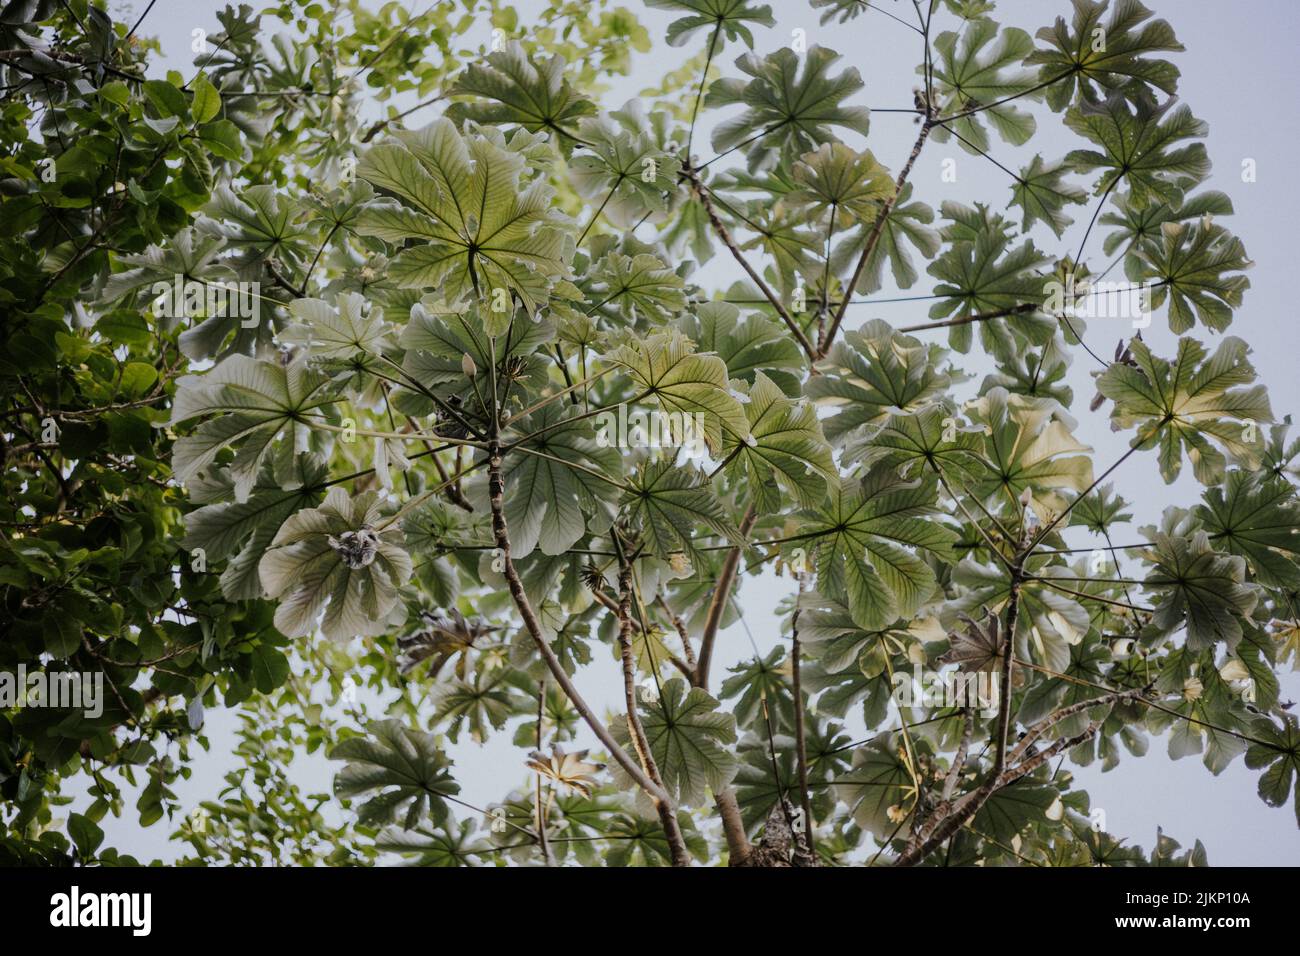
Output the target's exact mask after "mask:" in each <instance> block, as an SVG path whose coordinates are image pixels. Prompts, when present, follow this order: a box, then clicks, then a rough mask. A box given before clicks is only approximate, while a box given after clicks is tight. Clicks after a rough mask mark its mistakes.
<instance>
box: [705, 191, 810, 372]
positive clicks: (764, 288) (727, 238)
mask: <svg viewBox="0 0 1300 956" xmlns="http://www.w3.org/2000/svg"><path fill="white" fill-rule="evenodd" d="M682 175H683V176H685V177H686V179H687V180H688V181H689V182H690V184H691V191H692V192H693V193H695V195H696V196H698V197H699V200H700V203H701V204H702V205H703V206H704V212H705V214H706V215H707V216H708V217H709V222H710V223H712V225H713V231H714V232H716V233H717V234H718V238H719V239H721V240H722V243H723V245H725V246H726V247H727V248H728V249H730V250H731V254H732V255H733V256H734V257H735V259H736V261H737V262H739V263H740V266H741V268H742V269H744V270H745V272H746V274H747V275H748V276H749V278H750V279H752V280H753V281H754V284H755V285H757V286H758V289H759V291H760V292H762V293H763V297H764V298H765V299H767V301H768V302H770V303H771V304H772V308H774V309H776V314H777V315H779V316H780V317H781V321H783V322H784V323H785V324H786V327H787V328H788V329H789V330H790V331H791V332H792V333H793V334H794V337H795V340H796V341H798V343H799V347H800V348H802V349H803V350H804V352H805V354H807V356H808V360H809V361H810V362H815V361H817V357H818V356H817V350H816V349H814V348H813V345H812V343H811V342H809V341H808V336H806V335H804V332H803V329H801V328H800V327H799V323H797V322H795V320H794V319H793V318H791V316H790V313H789V312H787V311H786V308H785V306H784V305H782V304H781V300H780V299H778V298H777V297H776V293H774V292H773V291H772V290H771V289H770V288H768V285H767V283H766V282H764V281H763V277H762V276H760V275H759V274H758V272H757V270H755V269H754V267H753V266H751V265H750V264H749V260H748V259H746V258H745V254H744V253H743V252H741V251H740V247H739V246H737V245H736V242H735V240H734V239H732V238H731V233H730V232H728V231H727V227H726V225H724V224H723V222H722V219H721V217H719V216H718V211H717V210H716V209H715V208H713V201H712V200H711V199H709V195H708V192H707V189H708V187H706V186H705V185H704V184H703V183H702V182H700V177H699V173H698V171H697V170H694V169H692V168H691V167H690V166H689V165H684V166H683V167H682Z"/></svg>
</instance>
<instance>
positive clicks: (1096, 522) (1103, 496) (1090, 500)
mask: <svg viewBox="0 0 1300 956" xmlns="http://www.w3.org/2000/svg"><path fill="white" fill-rule="evenodd" d="M1128 506H1129V503H1128V502H1127V501H1125V500H1124V498H1123V496H1121V495H1117V494H1116V493H1115V486H1114V485H1109V484H1107V485H1101V486H1099V487H1097V488H1096V489H1094V490H1093V491H1092V492H1091V493H1090V494H1088V495H1087V496H1086V497H1084V498H1081V499H1079V500H1078V501H1076V502H1075V503H1074V505H1073V506H1072V507H1071V508H1070V517H1069V519H1068V520H1069V523H1070V524H1071V525H1079V526H1081V527H1084V528H1087V529H1088V530H1089V531H1092V532H1094V533H1096V534H1105V533H1107V532H1108V531H1110V528H1111V526H1112V525H1114V524H1116V523H1118V522H1122V521H1132V520H1133V515H1132V514H1130V513H1129V512H1127V511H1125V509H1126V508H1127V507H1128Z"/></svg>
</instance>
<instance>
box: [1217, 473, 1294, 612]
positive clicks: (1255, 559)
mask: <svg viewBox="0 0 1300 956" xmlns="http://www.w3.org/2000/svg"><path fill="white" fill-rule="evenodd" d="M1192 513H1193V514H1194V515H1195V516H1196V517H1197V518H1198V519H1199V520H1200V522H1201V524H1202V525H1203V526H1204V528H1205V530H1206V532H1208V533H1209V535H1210V538H1211V540H1213V541H1215V542H1217V543H1218V545H1219V547H1222V548H1226V549H1227V550H1228V551H1230V552H1232V553H1233V554H1236V555H1240V556H1241V557H1243V558H1245V559H1246V561H1247V562H1248V564H1249V566H1250V570H1251V573H1252V574H1254V576H1255V578H1256V579H1257V580H1259V581H1260V582H1261V583H1263V584H1266V585H1269V586H1272V587H1285V588H1290V589H1296V588H1300V563H1298V562H1300V535H1297V534H1296V529H1297V528H1300V500H1297V498H1296V491H1295V487H1294V486H1293V485H1292V484H1291V483H1290V482H1289V481H1287V480H1285V479H1284V478H1280V477H1278V476H1276V475H1273V474H1271V473H1268V472H1249V471H1243V470H1240V469H1234V470H1233V471H1230V472H1228V477H1227V481H1226V483H1225V484H1223V485H1222V486H1216V487H1213V488H1207V489H1206V490H1205V503H1204V504H1199V505H1197V506H1196V507H1195V508H1193V509H1192Z"/></svg>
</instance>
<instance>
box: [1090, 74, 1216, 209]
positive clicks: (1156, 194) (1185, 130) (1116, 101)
mask: <svg viewBox="0 0 1300 956" xmlns="http://www.w3.org/2000/svg"><path fill="white" fill-rule="evenodd" d="M1065 125H1066V126H1068V127H1070V129H1072V130H1074V131H1075V132H1076V133H1078V134H1079V135H1080V136H1082V137H1084V138H1085V139H1088V140H1091V141H1092V142H1094V143H1096V144H1097V145H1098V146H1100V147H1101V151H1100V152H1098V151H1097V150H1090V149H1076V150H1074V151H1073V152H1071V153H1070V154H1069V155H1068V156H1066V157H1065V161H1066V162H1067V163H1069V164H1070V165H1072V166H1073V167H1074V168H1075V169H1077V170H1079V171H1081V172H1091V171H1092V170H1094V169H1100V170H1102V175H1101V178H1100V179H1099V180H1098V181H1097V185H1096V195H1098V196H1102V195H1105V194H1107V193H1109V192H1111V191H1112V190H1114V189H1115V188H1116V187H1117V186H1119V185H1120V183H1121V182H1122V183H1123V184H1124V185H1126V186H1127V187H1128V189H1129V193H1130V195H1131V197H1132V200H1133V201H1134V202H1138V203H1144V202H1152V201H1159V202H1166V203H1169V204H1171V205H1174V206H1176V205H1178V204H1179V203H1181V202H1182V198H1183V193H1184V192H1185V191H1186V189H1187V187H1188V185H1189V183H1194V182H1199V181H1200V180H1202V179H1204V178H1205V176H1206V175H1207V174H1208V173H1209V171H1210V159H1209V157H1208V156H1207V155H1206V152H1205V144H1204V143H1184V142H1183V141H1184V140H1188V139H1194V138H1196V137H1201V136H1204V135H1205V133H1206V129H1207V127H1206V125H1205V124H1204V123H1203V122H1201V121H1200V120H1198V119H1197V118H1196V117H1194V116H1193V115H1192V111H1191V110H1190V109H1188V108H1187V107H1186V106H1174V101H1173V100H1172V99H1170V100H1168V101H1166V102H1165V103H1163V104H1162V105H1160V106H1157V105H1155V103H1154V102H1152V101H1150V100H1149V99H1147V98H1146V97H1139V98H1138V100H1137V103H1136V105H1135V106H1133V107H1132V108H1130V106H1129V104H1128V102H1127V101H1126V100H1125V99H1124V97H1123V96H1121V95H1119V94H1113V95H1111V96H1110V97H1108V98H1107V99H1106V100H1105V102H1103V103H1086V102H1085V103H1082V104H1080V105H1079V106H1074V107H1071V108H1070V110H1069V112H1067V113H1066V114H1065ZM1180 144H1182V145H1180Z"/></svg>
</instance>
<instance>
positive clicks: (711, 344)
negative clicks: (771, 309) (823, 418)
mask: <svg viewBox="0 0 1300 956" xmlns="http://www.w3.org/2000/svg"><path fill="white" fill-rule="evenodd" d="M739 320H740V309H738V308H736V307H735V306H734V305H732V304H731V303H730V302H702V303H700V304H699V305H698V306H696V307H695V309H694V311H692V312H689V313H687V314H686V315H684V316H682V317H681V319H679V320H678V322H677V328H679V329H681V331H682V332H683V333H685V335H686V336H687V338H689V339H690V340H691V341H692V342H694V343H695V347H696V348H697V349H699V350H700V351H701V352H711V353H713V354H714V355H716V356H718V358H720V359H722V361H723V362H725V363H726V366H727V375H728V377H729V378H732V379H742V380H744V381H746V382H749V383H750V384H753V382H754V381H755V379H756V378H757V376H758V374H759V372H760V370H761V371H762V373H763V374H764V375H766V376H767V377H768V378H770V379H771V380H772V381H773V382H775V383H776V384H777V385H779V386H780V387H781V390H782V391H783V392H785V394H787V395H792V396H793V395H798V394H799V388H800V376H801V374H802V370H803V361H804V360H803V352H801V351H800V350H799V346H798V345H796V344H795V343H794V341H793V340H792V339H791V337H790V335H789V333H788V332H786V330H785V328H784V327H782V326H781V325H779V324H778V323H777V322H775V321H773V320H772V319H769V318H768V317H767V316H766V315H764V314H763V313H761V312H751V313H750V314H749V315H747V316H746V317H745V320H744V321H743V322H741V321H739Z"/></svg>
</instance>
